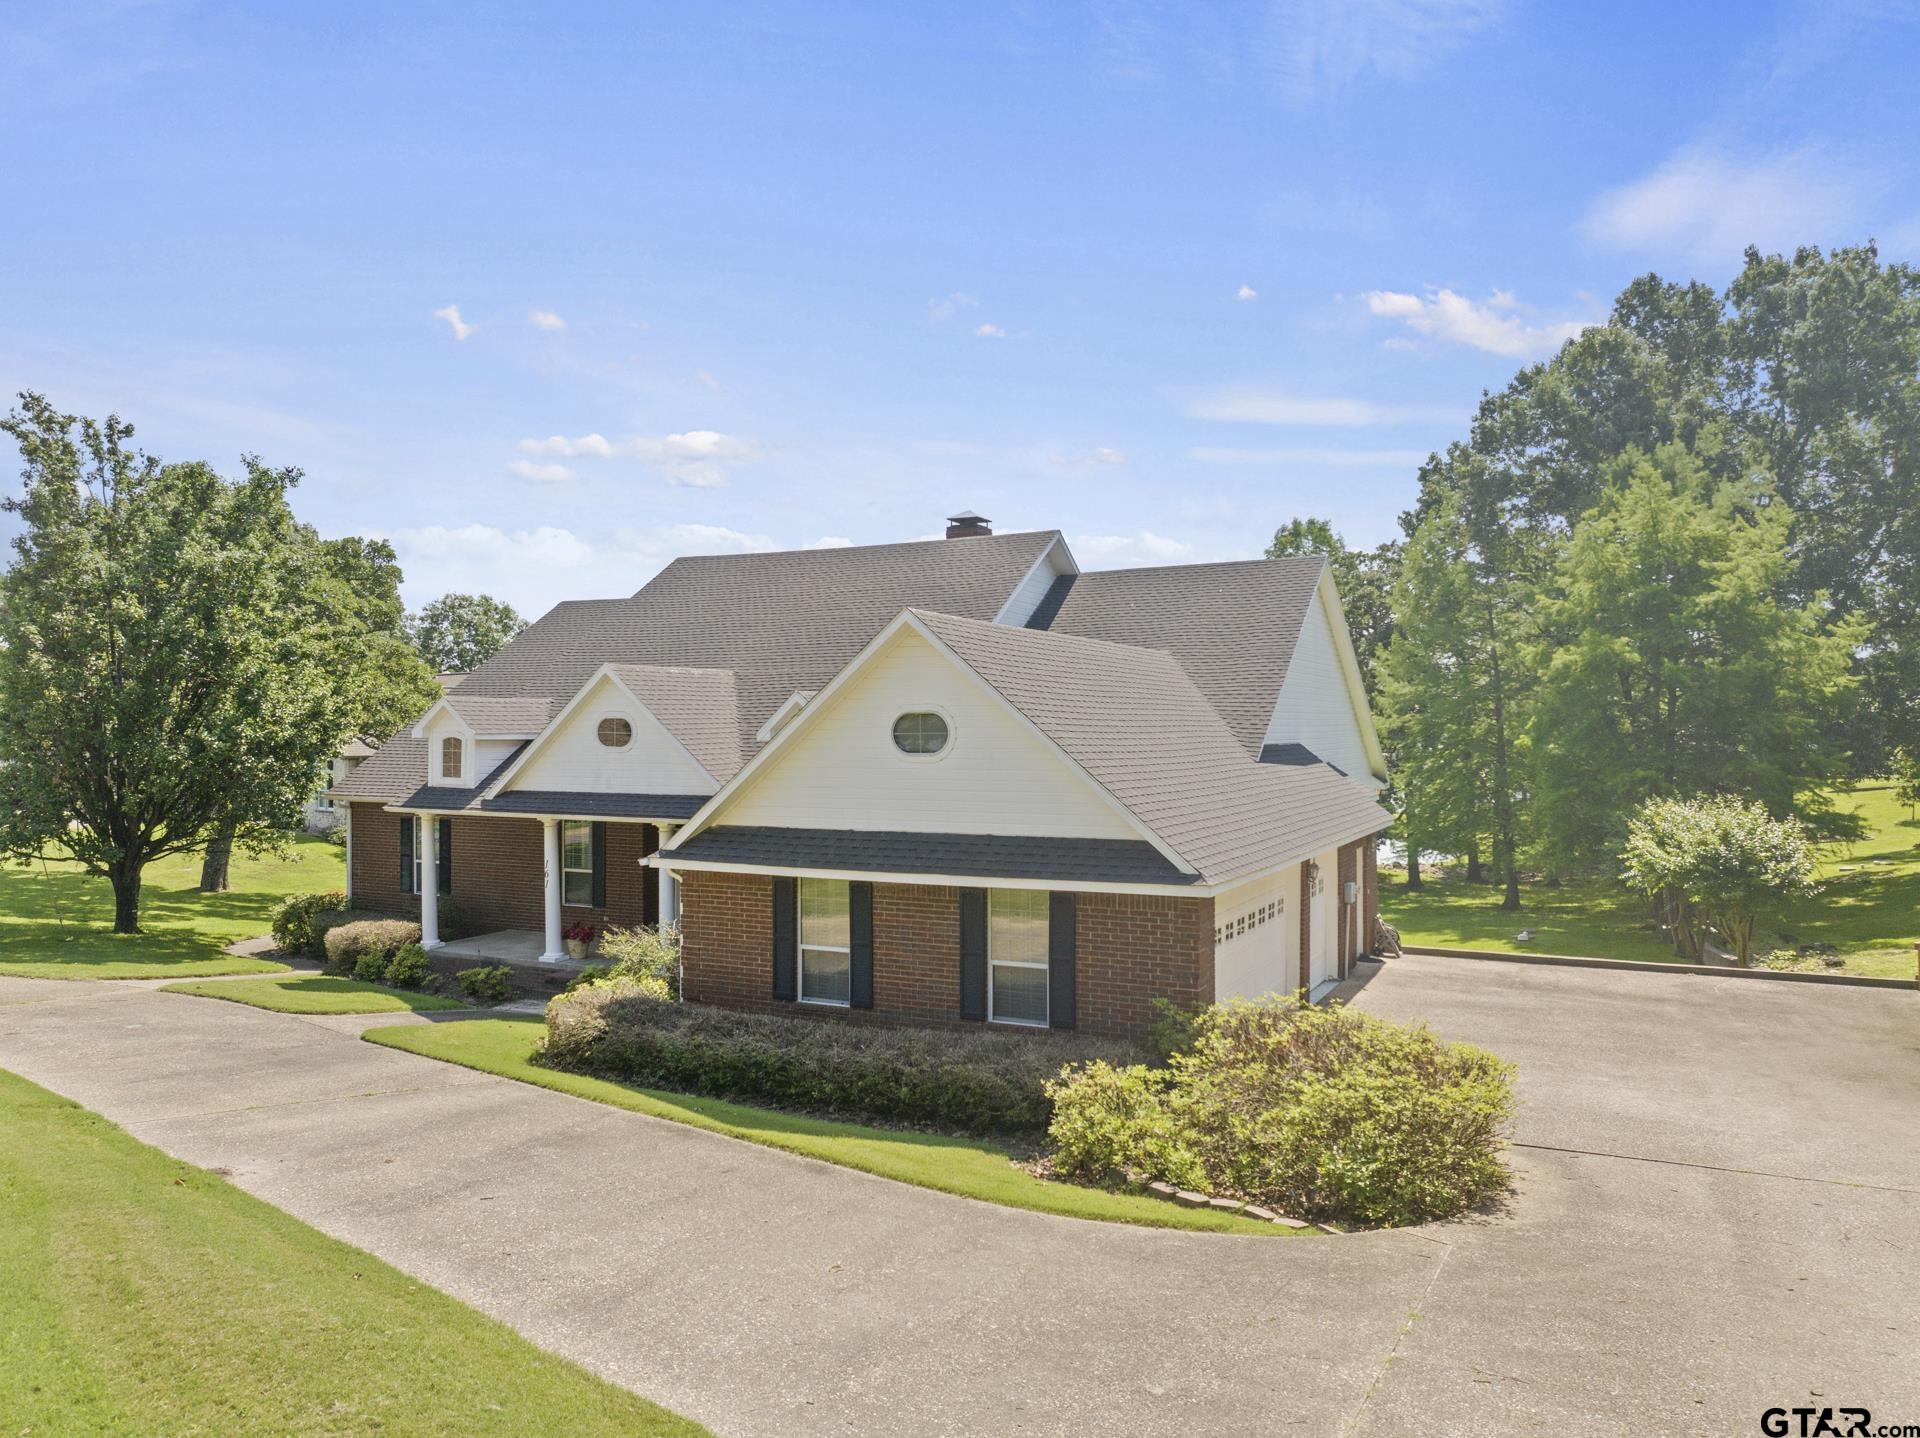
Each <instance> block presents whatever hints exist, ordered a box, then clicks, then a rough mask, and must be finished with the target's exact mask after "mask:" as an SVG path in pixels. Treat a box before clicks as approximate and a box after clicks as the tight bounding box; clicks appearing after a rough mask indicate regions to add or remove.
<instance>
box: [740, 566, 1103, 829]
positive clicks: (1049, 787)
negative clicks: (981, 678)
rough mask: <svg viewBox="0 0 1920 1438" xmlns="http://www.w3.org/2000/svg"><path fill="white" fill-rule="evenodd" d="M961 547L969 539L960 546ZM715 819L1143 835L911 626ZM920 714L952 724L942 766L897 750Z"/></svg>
mask: <svg viewBox="0 0 1920 1438" xmlns="http://www.w3.org/2000/svg"><path fill="white" fill-rule="evenodd" d="M954 542H955V543H966V542H968V541H965V540H956V541H954ZM821 702H822V701H821V700H818V699H816V700H815V701H814V703H813V704H812V705H809V706H808V707H807V709H806V710H803V711H802V714H803V715H811V719H810V726H811V727H810V728H809V729H808V730H807V732H805V733H802V734H797V735H795V736H794V737H793V739H792V740H791V741H790V742H789V743H788V744H787V746H786V747H785V748H784V749H783V750H782V751H781V752H780V753H778V754H775V755H774V756H773V757H772V758H771V759H770V760H769V762H768V764H767V766H766V767H765V768H764V769H762V770H761V771H760V772H759V773H757V774H756V775H754V776H753V777H752V778H751V779H749V780H748V781H747V783H746V784H745V785H744V786H743V787H742V788H741V789H740V790H739V792H738V793H736V794H735V795H734V796H733V800H732V802H731V803H730V804H728V805H727V806H726V808H725V809H724V810H723V811H722V812H721V813H719V814H717V815H716V816H715V822H716V823H720V824H741V825H758V824H766V825H776V826H780V827H785V828H813V829H904V830H909V831H912V832H916V833H959V834H1039V835H1047V836H1053V837H1062V838H1065V837H1078V838H1090V839H1138V838H1139V837H1140V834H1139V831H1138V830H1136V829H1134V828H1133V827H1132V826H1131V825H1129V824H1128V823H1127V822H1126V820H1124V819H1123V818H1121V816H1120V815H1119V813H1118V812H1117V811H1116V810H1115V809H1114V808H1113V806H1112V805H1111V804H1110V803H1109V802H1108V801H1107V800H1106V799H1105V798H1104V797H1103V796H1102V795H1101V794H1100V793H1099V792H1098V791H1097V790H1095V789H1094V788H1093V786H1092V783H1091V781H1089V780H1087V779H1085V778H1083V777H1082V776H1081V775H1080V773H1079V772H1078V771H1077V770H1075V769H1074V768H1072V767H1071V766H1070V765H1069V764H1068V762H1067V760H1066V759H1064V758H1062V757H1061V756H1060V755H1059V754H1058V753H1057V752H1056V751H1054V750H1053V748H1052V747H1051V746H1049V745H1048V744H1047V743H1046V742H1045V741H1044V740H1042V739H1041V738H1039V737H1038V736H1037V735H1035V734H1033V733H1032V732H1030V731H1029V730H1028V729H1026V728H1025V727H1024V726H1023V725H1022V724H1021V723H1020V721H1019V720H1017V719H1015V718H1014V717H1013V716H1012V715H1011V714H1010V713H1008V712H1007V710H1006V707H1005V706H1004V705H1003V704H1002V703H1001V701H1000V700H999V698H998V697H997V696H995V695H994V694H992V693H991V692H990V691H988V690H987V689H985V688H984V687H982V686H981V685H980V684H979V683H978V681H976V680H975V679H974V678H973V677H972V676H971V675H970V674H967V673H965V672H963V671H961V670H958V669H956V668H955V667H954V664H953V662H952V661H951V660H949V659H947V658H945V657H944V656H943V655H941V654H939V653H938V652H937V651H935V650H934V648H933V647H932V646H931V645H930V644H929V643H928V642H927V641H926V640H925V639H923V638H922V637H921V636H920V635H918V634H916V633H914V632H913V631H911V630H903V631H902V632H901V633H900V634H898V635H897V636H895V638H894V639H893V640H892V641H891V642H890V643H889V644H888V646H887V648H886V649H885V650H883V651H882V652H881V653H879V654H877V655H875V656H873V658H872V659H871V661H870V662H869V663H868V664H867V665H866V666H865V668H864V669H862V670H861V672H860V673H858V674H857V675H855V676H853V677H852V678H851V679H850V680H849V682H848V684H847V686H846V687H845V688H844V689H842V690H840V691H839V692H838V693H837V694H836V695H834V696H833V698H832V699H830V700H828V701H826V702H827V703H828V705H829V707H828V708H827V709H825V710H823V711H821V712H819V713H817V714H813V713H812V710H813V708H814V705H818V704H820V703H821ZM914 709H933V710H936V711H938V712H940V713H942V714H944V715H945V716H946V718H947V722H948V724H949V726H950V727H951V731H952V737H951V738H950V739H949V741H948V748H947V750H946V752H945V753H943V754H942V755H940V756H939V757H938V758H934V759H919V758H909V757H907V756H906V755H904V754H901V753H900V752H899V751H898V750H897V749H895V748H894V746H893V721H894V720H895V719H896V718H898V717H899V716H900V715H901V714H903V713H906V712H907V711H909V710H914Z"/></svg>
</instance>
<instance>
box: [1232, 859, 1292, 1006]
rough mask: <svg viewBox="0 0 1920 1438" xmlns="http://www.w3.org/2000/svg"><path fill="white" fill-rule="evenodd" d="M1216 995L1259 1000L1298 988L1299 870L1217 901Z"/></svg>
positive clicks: (1247, 886)
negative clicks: (1264, 996)
mask: <svg viewBox="0 0 1920 1438" xmlns="http://www.w3.org/2000/svg"><path fill="white" fill-rule="evenodd" d="M1213 922H1214V929H1215V933H1216V934H1217V936H1218V937H1217V939H1216V941H1215V943H1214V946H1213V997H1214V1001H1215V1002H1216V1003H1224V1002H1225V1001H1226V1000H1228V999H1257V998H1260V997H1261V996H1263V995H1265V994H1290V993H1292V992H1293V991H1294V990H1295V989H1297V988H1299V987H1300V866H1299V865H1298V864H1295V865H1293V866H1292V867H1291V868H1287V869H1282V870H1281V871H1280V872H1279V873H1278V874H1274V875H1272V876H1270V877H1268V878H1265V879H1258V880H1256V881H1254V882H1253V883H1251V884H1243V885H1241V886H1240V887H1239V888H1237V889H1230V890H1228V891H1227V892H1226V893H1224V894H1222V895H1220V897H1219V898H1217V899H1215V900H1214V901H1213Z"/></svg>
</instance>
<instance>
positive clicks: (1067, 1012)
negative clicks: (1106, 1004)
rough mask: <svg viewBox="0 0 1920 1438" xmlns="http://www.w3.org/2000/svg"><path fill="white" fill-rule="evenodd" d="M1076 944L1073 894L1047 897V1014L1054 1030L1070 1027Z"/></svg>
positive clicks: (1055, 894) (1071, 1021)
mask: <svg viewBox="0 0 1920 1438" xmlns="http://www.w3.org/2000/svg"><path fill="white" fill-rule="evenodd" d="M1076 942H1077V936H1076V934H1075V924H1074V903H1073V895H1072V894H1062V893H1058V892H1055V893H1052V894H1049V895H1048V896H1047V1013H1048V1015H1049V1018H1048V1022H1049V1023H1050V1024H1051V1025H1052V1026H1053V1027H1054V1028H1056V1029H1070V1028H1072V1027H1073V1004H1074V996H1073V955H1074V945H1075V943H1076Z"/></svg>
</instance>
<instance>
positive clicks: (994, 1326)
mask: <svg viewBox="0 0 1920 1438" xmlns="http://www.w3.org/2000/svg"><path fill="white" fill-rule="evenodd" d="M1707 988H1713V989H1715V990H1716V992H1714V993H1712V994H1710V995H1709V994H1706V993H1703V992H1701V991H1702V990H1704V989H1707ZM1729 988H1732V989H1740V990H1758V991H1759V992H1757V993H1744V992H1743V993H1736V994H1727V993H1723V992H1719V990H1723V989H1729ZM1356 1001H1357V1002H1358V1003H1360V1004H1361V1005H1363V1006H1366V1007H1370V1008H1375V1009H1378V1010H1381V1011H1383V1012H1390V1013H1393V1014H1395V1015H1396V1016H1401V1015H1418V1014H1426V1015H1429V1016H1431V1017H1432V1018H1433V1020H1434V1022H1435V1024H1436V1027H1439V1028H1441V1029H1442V1030H1443V1031H1445V1032H1449V1033H1453V1034H1458V1035H1459V1036H1462V1037H1472V1038H1476V1039H1479V1040H1480V1041H1483V1042H1487V1043H1489V1044H1490V1045H1491V1046H1494V1047H1496V1048H1500V1049H1502V1050H1503V1051H1504V1052H1507V1053H1508V1054H1509V1056H1511V1057H1515V1058H1517V1059H1519V1060H1520V1061H1521V1062H1522V1064H1523V1075H1524V1078H1523V1093H1524V1094H1525V1096H1526V1098H1527V1100H1528V1105H1527V1109H1526V1112H1525V1115H1524V1117H1523V1120H1522V1126H1521V1135H1520V1136H1521V1138H1522V1140H1523V1141H1526V1142H1529V1143H1540V1144H1542V1145H1545V1146H1542V1147H1535V1148H1522V1149H1520V1150H1518V1152H1517V1155H1516V1157H1517V1159H1518V1166H1519V1168H1520V1170H1521V1174H1522V1179H1521V1186H1520V1190H1519V1192H1518V1194H1517V1196H1516V1198H1515V1200H1514V1202H1513V1203H1512V1205H1511V1207H1510V1211H1509V1212H1508V1213H1507V1214H1505V1215H1503V1216H1500V1217H1497V1218H1492V1219H1482V1220H1476V1221H1473V1222H1469V1223H1462V1224H1453V1225H1444V1226H1440V1227H1436V1228H1432V1229H1427V1230H1422V1231H1419V1232H1400V1233H1379V1234H1367V1235H1353V1236H1348V1237H1342V1238H1320V1237H1315V1238H1298V1239H1261V1238H1244V1239H1243V1238H1227V1237H1222V1236H1218V1235H1208V1234H1181V1233H1167V1232H1158V1231H1150V1230H1144V1229H1133V1228H1126V1227H1122V1226H1117V1225H1104V1224H1092V1223H1084V1222H1079V1221H1076V1220H1070V1219H1061V1218H1052V1217H1048V1216H1045V1215H1040V1214H1031V1213H1023V1212H1016V1211H1013V1210H1007V1209H1000V1208H995V1207H992V1206H990V1205H986V1204H980V1203H974V1202H970V1201H968V1200H964V1199H957V1198H950V1197H947V1196H944V1195H940V1194H934V1193H929V1192H926V1191H923V1190H919V1189H913V1188H909V1187H906V1186H904V1185H900V1184H895V1183H891V1182H888V1181H886V1180H883V1179H876V1178H871V1177H868V1176H865V1175H861V1174H857V1173H853V1172H850V1171H847V1170H843V1169H838V1168H834V1167H831V1166H829V1165H825V1164H820V1163H815V1162H812V1161H810V1160H806V1159H802V1158H798V1157H795V1156H791V1155H786V1154H781V1153H777V1152H774V1151H772V1150H767V1149H762V1148H758V1147H755V1146H752V1145H748V1144H744V1143H740V1142H737V1141H735V1140H731V1139H727V1138H723V1137H719V1136H717V1135H710V1134H705V1133H700V1132H698V1131H695V1130H692V1129H688V1128H685V1127H682V1126H679V1125H675V1124H671V1123H666V1122H663V1121H659V1120H653V1119H649V1118H646V1117H643V1116H640V1115H636V1114H629V1113H625V1112H622V1111H619V1110H615V1109H610V1108H607V1107H605V1106H603V1105H598V1104H593V1103H589V1102H586V1101H584V1100H577V1099H572V1098H569V1097H566V1096H564V1095H560V1094H554V1093H550V1092H547V1091H545V1090H542V1089H536V1088H532V1087H529V1086H526V1085H522V1084H516V1083H513V1082H511V1081H508V1080H503V1079H495V1078H492V1077H489V1076H486V1075H482V1074H476V1073H472V1072H469V1071H466V1070H462V1069H458V1068H454V1067H451V1066H448V1065H444V1064H439V1063H436V1062H434V1061H432V1060H429V1059H423V1058H419V1057H416V1056H413V1055H409V1054H403V1053H399V1052H396V1051H394V1050H390V1049H384V1048H379V1047H376V1046H374V1045H371V1044H367V1043H363V1042H360V1041H359V1039H358V1038H357V1032H358V1030H359V1029H360V1028H363V1027H365V1026H366V1021H365V1020H362V1021H359V1022H358V1023H353V1024H350V1023H344V1022H343V1021H342V1020H340V1019H339V1018H333V1019H328V1020H325V1021H315V1020H308V1019H302V1018H296V1017H293V1016H288V1015H278V1014H271V1013H266V1012H263V1011H260V1010H255V1009H250V1008H246V1007H243V1006H240V1005H236V1004H227V1003H221V1002H217V1001H213V1000H204V999H194V998H187V997H183V996H180V995H171V994H162V993H158V992H155V991H154V990H153V988H152V987H151V986H148V985H141V984H128V983H118V984H116V983H53V982H43V981H34V980H24V979H20V980H14V979H0V1067H5V1068H8V1069H11V1070H13V1071H14V1072H17V1073H19V1074H21V1075H23V1076H24V1077H26V1078H29V1079H31V1080H33V1081H34V1082H36V1083H40V1084H43V1085H45V1086H46V1087H48V1088H51V1089H54V1090H55V1091H57V1092H60V1093H62V1094H65V1095H67V1096H69V1097H71V1098H73V1099H75V1100H76V1101H78V1102H80V1103H82V1104H85V1105H86V1106H87V1107H89V1108H93V1109H96V1110H98V1111H99V1112H101V1113H104V1114H105V1115H107V1116H108V1117H109V1118H111V1119H113V1120H114V1121H116V1122H118V1123H120V1124H122V1125H124V1126H125V1127H126V1128H127V1129H128V1130H129V1131H131V1132H132V1133H133V1134H134V1135H136V1136H137V1137H139V1138H141V1139H144V1140H145V1141H147V1142H149V1143H153V1144H157V1145H158V1146H160V1147H161V1148H164V1149H166V1150H167V1151H169V1152H171V1153H173V1154H175V1155H177V1156H178V1157H180V1158H182V1159H184V1160H186V1161H188V1162H192V1163H196V1164H200V1165H203V1166H206V1167H210V1168H220V1169H224V1170H227V1171H230V1172H231V1175H232V1178H233V1181H234V1182H236V1183H238V1184H239V1185H241V1186H242V1187H244V1188H246V1189H248V1190H249V1191H251V1192H253V1193H255V1194H257V1195H259V1196H260V1197H262V1198H264V1199H266V1200H268V1201H270V1202H272V1203H275V1204H277V1205H279V1206H280V1207H282V1208H284V1209H286V1210H287V1211H289V1212H290V1213H293V1214H295V1215H296V1216H298V1217H300V1218H302V1219H304V1220H305V1221H307V1222H309V1223H312V1224H314V1225H315V1226H317V1227H319V1228H321V1229H323V1230H325V1231H327V1232H328V1233H331V1234H334V1235H336V1236H338V1237H340V1238H343V1239H345V1240H347V1241H348V1242H351V1243H355V1244H358V1245H360V1246H361V1247H364V1248H366V1249H368V1250H370V1251H372V1252H374V1253H376V1254H378V1255H380V1256H381V1257H382V1258H385V1259H387V1260H388V1261H389V1262H392V1263H394V1264H396V1265H397V1266H399V1267H400V1268H402V1269H405V1270H406V1271H408V1272H410V1273H412V1274H414V1275H415V1276H417V1277H419V1278H420V1279H422V1280H423V1281H425V1282H428V1283H431V1284H433V1285H434V1286H436V1287H438V1288H441V1289H443V1290H445V1291H446V1292H449V1293H451V1294H454V1295H455V1296H457V1297H459V1298H462V1299H464V1300H466V1301H467V1302H469V1303H472V1304H474V1305H475V1306H477V1307H479V1308H481V1309H483V1310H484V1311H486V1312H488V1313H491V1314H494V1315H495V1316H497V1317H500V1318H502V1319H505V1320H506V1321H508V1322H510V1323H512V1324H513V1325H514V1326H515V1327H516V1328H518V1329H519V1330H520V1331H521V1332H523V1333H525V1334H526V1335H527V1336H528V1337H529V1338H531V1339H533V1340H534V1341H535V1342H537V1343H541V1344H543V1345H545V1346H547V1347H549V1348H551V1349H553V1350H555V1351H556V1352H560V1353H563V1354H566V1355H568V1356H569V1357H572V1358H575V1359H577V1360H579V1361H581V1362H583V1363H585V1364H587V1365H588V1366H589V1367H591V1368H594V1369H595V1370H597V1371H599V1372H601V1373H604V1374H606V1375H607V1376H608V1377H610V1378H613V1379H615V1380H616V1381H619V1382H621V1383H624V1384H627V1385H629V1386H630V1387H632V1388H634V1389H636V1390H638V1391H639V1392H641V1393H644V1394H645V1395H647V1396H648V1397H651V1398H654V1399H656V1400H658V1401H659V1402H662V1403H664V1404H666V1405H667V1406H669V1407H671V1408H674V1409H676V1410H678V1411H681V1412H684V1413H687V1414H689V1415H691V1416H693V1417H695V1418H698V1419H700V1420H701V1421H703V1422H705V1423H707V1424H709V1425H710V1426H712V1427H713V1428H714V1429H715V1430H716V1431H717V1432H719V1433H722V1434H742V1435H747V1434H755V1435H770V1438H772V1435H780V1438H784V1435H793V1434H829V1433H831V1434H877V1433H888V1434H891V1433H915V1434H1004V1433H1021V1434H1055V1433H1058V1434H1069V1433H1072V1434H1082V1433H1096V1432H1097V1433H1101V1434H1103V1435H1104V1434H1111V1435H1126V1434H1143V1435H1144V1434H1176V1433H1189V1432H1205V1433H1210V1434H1222V1435H1226V1434H1249V1435H1251V1434H1271V1433H1276V1432H1288V1433H1303V1434H1328V1435H1334V1434H1347V1433H1356V1434H1357V1433H1391V1434H1454V1433H1458V1434H1484V1433H1533V1432H1551V1433H1561V1434H1595V1435H1600V1434H1607V1435H1612V1434H1619V1433H1629V1432H1633V1433H1638V1432H1648V1433H1651V1432H1660V1433H1751V1432H1755V1431H1758V1420H1759V1415H1760V1412H1761V1410H1762V1409H1764V1408H1766V1407H1769V1406H1773V1405H1775V1404H1784V1405H1785V1406H1792V1405H1793V1404H1794V1403H1804V1402H1808V1401H1813V1402H1816V1403H1818V1402H1820V1401H1822V1400H1821V1399H1811V1400H1810V1399H1809V1397H1808V1395H1809V1394H1810V1393H1821V1394H1824V1395H1825V1399H1824V1401H1827V1402H1832V1403H1835V1404H1848V1405H1852V1406H1866V1407H1869V1408H1871V1409H1873V1410H1874V1414H1875V1418H1876V1420H1877V1421H1885V1420H1896V1419H1897V1420H1901V1421H1916V1422H1920V1364H1916V1363H1915V1362H1914V1359H1913V1354H1914V1351H1915V1341H1916V1337H1920V1307H1917V1306H1916V1305H1917V1304H1920V1299H1916V1294H1920V1257H1917V1256H1916V1250H1917V1248H1920V1152H1917V1151H1916V1145H1915V1143H1914V1135H1915V1133H1916V1131H1917V1129H1920V1123H1917V1122H1916V1115H1920V1044H1916V1041H1915V1036H1916V1034H1920V1006H1916V1005H1915V1004H1914V1003H1913V1002H1912V1000H1911V998H1910V997H1909V996H1904V995H1892V994H1887V993H1884V992H1876V991H1864V990H1829V989H1817V990H1809V989H1807V988H1804V987H1801V986H1790V985H1779V986H1775V985H1728V984H1724V983H1722V984H1717V985H1716V984H1712V983H1711V982H1710V981H1705V980H1684V979H1666V978H1661V977H1648V976H1641V975H1635V974H1611V973H1604V974H1595V973H1590V972H1587V971H1582V970H1565V969H1562V970H1551V971H1549V970H1532V969H1526V968H1521V967H1519V966H1510V965H1487V964H1473V963H1471V962H1467V961H1454V960H1440V959H1429V960H1401V961H1398V962H1396V963H1395V964H1394V965H1392V966H1391V968H1390V969H1389V970H1388V971H1387V972H1385V973H1383V974H1381V975H1379V976H1377V977H1376V978H1375V979H1374V980H1373V981H1372V982H1371V984H1369V985H1368V986H1367V987H1366V988H1365V989H1364V990H1363V991H1362V992H1361V993H1360V995H1359V997H1358V999H1357V1000H1356ZM1728 1012H1731V1013H1732V1015H1733V1017H1732V1018H1731V1019H1730V1020H1727V1019H1725V1015H1726V1014H1727V1013H1728ZM1716 1015H1719V1016H1720V1017H1719V1018H1716V1017H1715V1016H1716ZM383 1017H385V1016H383ZM391 1017H392V1018H394V1019H397V1021H401V1022H406V1021H410V1020H411V1019H412V1016H405V1015H402V1016H391ZM1716 1024H1718V1025H1719V1026H1718V1027H1716ZM1876 1134H1877V1135H1878V1140H1877V1142H1876V1141H1875V1139H1874V1135H1876ZM1755 1169H1766V1170H1769V1171H1768V1172H1754V1171H1751V1170H1755Z"/></svg>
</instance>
